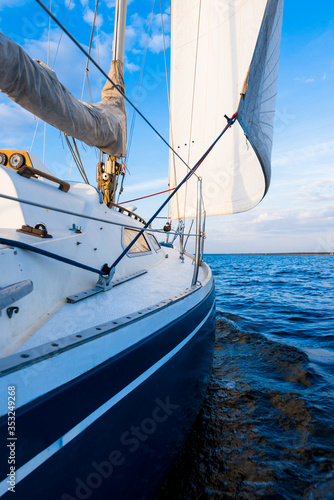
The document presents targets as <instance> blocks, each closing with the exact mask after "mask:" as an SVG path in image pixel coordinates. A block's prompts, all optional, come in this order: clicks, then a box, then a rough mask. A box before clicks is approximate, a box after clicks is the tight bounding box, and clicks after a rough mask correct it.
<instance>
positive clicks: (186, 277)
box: [19, 248, 205, 351]
mask: <svg viewBox="0 0 334 500" xmlns="http://www.w3.org/2000/svg"><path fill="white" fill-rule="evenodd" d="M161 253H162V254H165V258H163V259H162V260H161V261H160V262H159V263H158V264H156V265H155V266H153V267H151V268H150V269H148V270H147V273H145V274H143V275H141V276H138V277H136V278H134V279H132V280H130V281H126V282H124V283H121V284H120V285H118V286H115V287H113V288H112V289H111V290H109V291H107V292H102V293H99V294H97V295H94V296H92V297H88V298H86V299H84V300H82V301H80V302H77V303H75V304H70V303H65V304H64V305H63V306H62V307H61V309H60V310H58V311H57V312H56V313H55V314H54V315H53V316H52V317H51V318H50V319H49V320H48V321H47V322H46V323H44V325H43V326H42V327H41V328H40V329H39V330H38V331H37V332H36V333H35V334H34V335H33V336H32V337H30V338H29V339H28V340H27V341H26V342H25V343H24V344H23V345H22V346H21V347H20V349H19V351H24V350H27V349H31V348H33V347H36V346H38V345H42V344H45V343H48V342H52V341H56V340H57V339H59V338H62V337H65V336H67V335H70V334H74V333H79V332H80V331H82V330H86V329H88V328H91V327H96V326H98V325H101V324H103V323H108V322H110V321H115V320H116V319H117V318H121V317H123V316H129V315H131V314H133V313H137V311H140V310H142V309H147V308H148V307H150V306H153V305H154V304H157V303H159V302H162V301H164V300H167V299H170V298H171V297H174V296H175V295H178V294H180V293H182V292H184V291H185V290H186V289H187V288H188V289H189V288H190V286H191V277H192V273H193V259H192V258H191V257H189V256H187V255H185V258H184V262H182V261H181V259H180V253H179V251H178V250H176V249H172V248H168V249H167V248H166V249H164V250H162V251H161ZM167 256H168V258H166V257H167ZM173 276H174V278H173ZM204 279H205V272H204V269H203V268H202V267H200V269H199V275H198V281H199V282H203V281H204Z"/></svg>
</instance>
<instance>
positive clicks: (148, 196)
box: [117, 188, 175, 205]
mask: <svg viewBox="0 0 334 500" xmlns="http://www.w3.org/2000/svg"><path fill="white" fill-rule="evenodd" d="M174 189H175V188H170V189H165V191H159V193H153V194H147V195H146V196H141V197H140V198H134V199H133V200H128V201H122V202H121V203H117V204H118V205H125V204H126V203H131V202H132V201H138V200H144V199H145V198H151V196H157V195H158V194H163V193H168V192H169V191H174Z"/></svg>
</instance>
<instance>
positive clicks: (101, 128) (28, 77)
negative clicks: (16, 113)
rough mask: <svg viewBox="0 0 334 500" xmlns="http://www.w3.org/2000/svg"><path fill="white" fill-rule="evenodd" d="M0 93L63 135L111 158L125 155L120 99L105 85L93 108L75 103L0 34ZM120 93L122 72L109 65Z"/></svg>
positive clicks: (48, 73) (50, 74) (52, 76)
mask: <svg viewBox="0 0 334 500" xmlns="http://www.w3.org/2000/svg"><path fill="white" fill-rule="evenodd" d="M0 67H1V68H2V71H1V72H0V89H1V91H2V92H3V93H5V94H7V95H8V97H10V98H11V99H12V100H13V101H15V102H16V103H17V104H19V105H20V106H22V107H23V108H24V109H26V110H27V111H30V112H31V113H33V114H34V115H35V116H37V117H38V118H40V119H42V120H44V121H45V122H47V123H49V124H50V125H52V126H54V127H56V128H58V129H59V130H61V131H62V132H65V133H66V134H67V135H69V136H72V137H75V138H76V139H78V140H81V141H83V142H85V143H86V144H87V145H88V146H96V147H98V148H99V149H101V150H102V151H103V152H105V153H108V154H112V155H114V156H118V157H119V156H124V155H125V154H126V113H125V105H124V98H123V97H122V96H121V94H120V93H119V92H118V91H117V89H115V87H114V86H113V85H111V84H110V82H108V83H109V85H108V83H107V84H106V86H105V88H104V90H103V93H102V100H101V102H99V103H96V104H88V103H85V102H81V101H78V100H77V99H76V98H75V97H74V96H73V95H72V94H71V92H69V90H67V89H66V87H64V85H62V83H61V82H60V81H59V80H58V78H57V76H56V74H55V72H54V71H52V70H51V69H49V68H47V67H45V66H44V65H41V64H40V63H39V62H37V61H34V60H33V59H31V58H30V57H29V56H28V55H27V54H26V53H25V51H24V50H23V49H22V48H21V47H20V46H19V45H17V44H16V43H15V42H13V41H12V40H10V39H9V38H8V37H6V36H5V35H4V34H3V33H0ZM109 75H110V77H111V79H112V80H113V81H114V82H115V84H116V85H118V84H119V85H120V86H122V88H123V89H124V80H123V68H122V67H120V65H119V64H117V62H116V63H112V65H111V68H110V73H109Z"/></svg>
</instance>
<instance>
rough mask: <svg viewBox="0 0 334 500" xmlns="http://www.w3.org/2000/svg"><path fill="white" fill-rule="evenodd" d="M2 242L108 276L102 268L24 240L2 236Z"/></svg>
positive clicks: (0, 242) (0, 241)
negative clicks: (29, 243) (43, 248)
mask: <svg viewBox="0 0 334 500" xmlns="http://www.w3.org/2000/svg"><path fill="white" fill-rule="evenodd" d="M0 244H1V245H9V246H11V247H17V248H22V250H29V252H34V253H38V254H40V255H44V257H48V258H49V259H54V260H58V261H60V262H64V263H65V264H69V265H70V266H74V267H79V268H80V269H84V270H85V271H90V272H92V273H96V274H100V275H101V276H106V274H107V273H105V272H103V271H100V269H95V268H94V267H90V266H86V264H81V263H80V262H76V261H75V260H72V259H68V258H67V257H62V256H61V255H57V254H55V253H51V252H48V251H47V250H42V249H41V248H38V247H34V246H32V245H28V244H27V243H22V241H17V240H9V239H7V238H0Z"/></svg>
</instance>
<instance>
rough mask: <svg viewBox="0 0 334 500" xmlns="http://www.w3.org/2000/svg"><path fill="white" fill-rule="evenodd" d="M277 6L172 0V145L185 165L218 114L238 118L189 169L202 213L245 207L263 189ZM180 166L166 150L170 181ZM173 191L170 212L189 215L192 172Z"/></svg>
mask: <svg viewBox="0 0 334 500" xmlns="http://www.w3.org/2000/svg"><path fill="white" fill-rule="evenodd" d="M282 11H283V0H215V1H213V0H207V1H204V0H203V1H201V0H183V1H182V2H179V1H176V0H172V6H171V31H172V37H171V39H172V42H171V126H170V137H171V143H172V145H173V146H174V148H175V149H176V151H177V152H178V153H179V154H180V156H182V158H183V159H184V160H185V161H186V162H187V163H188V165H189V166H193V165H194V164H195V163H196V161H197V160H198V159H199V158H200V157H201V155H202V154H203V153H204V152H205V151H206V150H207V149H208V148H209V147H210V145H211V144H212V143H213V142H214V140H215V139H216V138H217V136H218V135H219V134H220V132H221V131H222V129H223V128H224V127H225V125H226V118H224V115H225V114H227V115H228V116H231V115H233V114H234V113H235V112H236V111H238V113H239V118H240V122H241V124H242V126H241V125H240V123H238V122H236V123H235V124H234V126H233V127H231V129H230V130H228V131H227V133H226V134H225V135H224V137H222V139H221V140H220V141H219V142H218V143H217V145H216V146H215V147H214V149H213V150H212V152H211V153H210V155H209V156H208V157H207V158H206V159H205V161H204V162H203V164H202V166H201V167H200V169H199V170H198V171H197V173H198V175H200V176H201V177H202V178H203V198H204V205H205V210H206V213H207V215H219V214H229V213H236V212H242V211H245V210H249V209H251V208H252V207H254V206H255V205H257V204H258V203H259V202H260V201H261V199H262V198H263V196H264V195H265V193H266V191H267V189H268V186H269V182H270V157H271V149H272V137H273V121H274V109H275V98H276V81H277V75H278V59H279V45H280V36H281V25H282ZM241 94H243V96H241ZM239 103H240V107H239ZM238 107H239V109H238ZM243 127H244V129H245V131H246V133H247V139H246V137H245V132H244V129H243ZM186 173H187V171H186V167H185V166H184V165H183V164H182V162H181V161H180V160H178V159H177V158H176V157H173V155H172V154H171V155H170V166H169V182H170V185H171V187H174V186H176V185H177V183H178V182H179V181H180V180H181V179H182V178H183V177H184V176H185V175H186ZM179 193H180V194H179V195H178V197H177V198H176V197H174V198H175V199H174V201H173V205H172V219H176V218H178V217H179V216H180V217H183V216H185V217H194V216H195V215H196V178H195V177H194V176H193V177H192V178H191V179H190V180H189V181H188V182H187V183H186V186H185V187H183V188H182V189H181V190H180V192H179Z"/></svg>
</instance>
